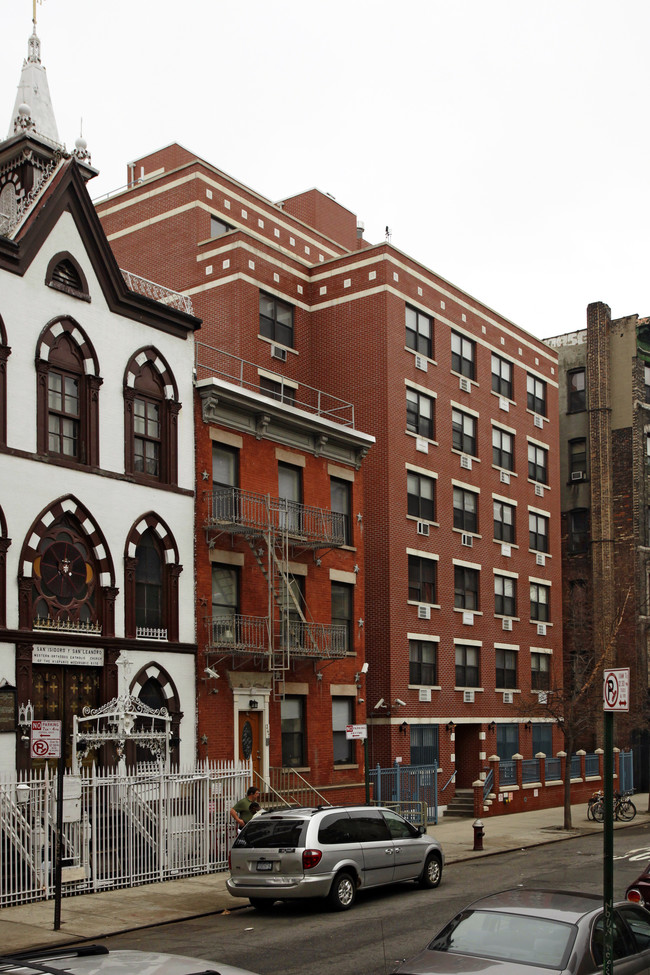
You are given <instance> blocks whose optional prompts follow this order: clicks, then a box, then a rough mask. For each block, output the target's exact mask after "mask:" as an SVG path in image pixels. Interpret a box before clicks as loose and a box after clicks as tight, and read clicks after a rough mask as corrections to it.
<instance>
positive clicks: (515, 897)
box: [395, 887, 650, 975]
mask: <svg viewBox="0 0 650 975" xmlns="http://www.w3.org/2000/svg"><path fill="white" fill-rule="evenodd" d="M613 924H614V960H615V961H617V960H619V959H625V961H624V963H622V966H621V967H619V966H617V969H618V971H619V972H625V975H636V973H637V972H644V973H645V972H647V971H648V969H649V968H650V914H649V913H648V912H647V911H645V910H644V909H643V908H641V907H638V906H637V905H635V904H630V903H628V902H626V901H623V902H621V903H620V904H616V905H615V906H614V915H613ZM513 964H514V965H526V967H527V970H531V969H532V970H533V971H534V970H535V969H539V971H540V972H542V971H544V970H548V969H552V970H553V971H554V972H558V973H563V972H566V973H567V975H569V973H570V975H587V973H592V972H597V971H601V970H602V967H603V900H602V897H601V896H599V895H596V894H581V893H576V892H571V891H554V890H524V889H523V888H521V887H517V888H515V889H513V890H505V891H502V892H501V893H498V894H490V895H489V896H487V897H482V898H481V899H480V900H478V901H475V902H474V903H473V904H470V906H469V907H467V908H466V909H465V910H464V911H461V912H460V914H457V915H456V917H454V918H453V919H452V920H451V921H450V922H449V923H448V924H447V925H445V927H444V928H443V929H442V931H441V932H440V934H438V935H436V937H435V938H434V939H433V941H431V942H430V943H429V945H427V947H426V948H425V949H424V951H421V952H420V953H419V954H418V955H415V956H414V957H413V958H410V959H408V960H406V961H404V962H402V964H401V965H399V967H398V968H397V969H396V970H395V971H396V972H398V973H399V975H434V973H435V975H463V973H465V972H468V973H470V972H471V973H475V972H477V971H479V970H487V969H488V968H489V969H490V972H491V973H492V975H495V973H496V972H497V971H498V970H500V971H502V972H503V973H504V975H505V973H506V971H512V967H511V966H512V965H513Z"/></svg>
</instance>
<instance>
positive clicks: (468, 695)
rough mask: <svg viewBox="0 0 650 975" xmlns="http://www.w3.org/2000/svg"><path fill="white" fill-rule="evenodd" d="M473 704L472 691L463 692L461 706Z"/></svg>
mask: <svg viewBox="0 0 650 975" xmlns="http://www.w3.org/2000/svg"><path fill="white" fill-rule="evenodd" d="M473 703H474V691H463V704H473Z"/></svg>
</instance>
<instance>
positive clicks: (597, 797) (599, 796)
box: [587, 789, 603, 822]
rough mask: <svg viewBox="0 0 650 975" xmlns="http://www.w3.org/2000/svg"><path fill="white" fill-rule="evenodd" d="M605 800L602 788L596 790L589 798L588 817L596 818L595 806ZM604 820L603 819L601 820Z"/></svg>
mask: <svg viewBox="0 0 650 975" xmlns="http://www.w3.org/2000/svg"><path fill="white" fill-rule="evenodd" d="M602 801H603V792H602V790H601V789H599V790H598V792H594V794H593V795H592V796H590V798H589V799H588V800H587V819H595V818H596V817H595V816H594V806H596V805H597V804H598V803H601V802H602ZM599 822H602V820H599Z"/></svg>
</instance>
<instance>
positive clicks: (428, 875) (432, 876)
mask: <svg viewBox="0 0 650 975" xmlns="http://www.w3.org/2000/svg"><path fill="white" fill-rule="evenodd" d="M441 879H442V864H441V863H440V857H439V856H436V854H435V853H430V854H429V856H428V857H427V859H426V862H425V864H424V870H423V871H422V876H421V877H420V887H437V886H438V884H439V883H440V881H441Z"/></svg>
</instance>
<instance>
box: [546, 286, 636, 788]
mask: <svg viewBox="0 0 650 975" xmlns="http://www.w3.org/2000/svg"><path fill="white" fill-rule="evenodd" d="M546 342H547V344H548V346H549V347H551V348H553V349H554V350H555V351H556V352H557V353H558V356H559V366H560V480H561V487H560V493H561V498H562V562H563V580H564V592H563V601H564V649H565V659H566V666H567V675H566V677H567V686H569V681H570V680H571V679H572V678H573V676H574V675H576V673H577V674H578V676H579V674H580V672H581V671H583V672H584V671H585V668H586V672H587V673H588V671H589V667H593V665H594V664H595V665H596V667H597V669H598V671H599V672H600V670H602V668H603V667H629V668H630V671H631V684H632V699H631V710H630V714H629V715H628V716H621V715H617V718H616V721H617V729H616V732H617V733H616V741H617V744H619V745H621V746H625V745H632V744H634V745H636V746H642V747H637V748H635V769H634V772H635V775H634V779H635V787H636V788H647V781H648V780H647V733H646V731H645V726H646V725H647V710H646V708H647V705H646V698H647V691H648V652H647V651H648V620H649V618H650V613H649V611H648V591H649V589H648V568H649V566H648V561H649V560H648V556H649V554H650V495H649V483H648V473H649V470H650V468H649V467H648V463H649V458H650V321H649V320H648V319H647V318H639V316H638V315H628V316H626V317H623V318H617V319H612V317H611V312H610V309H609V307H608V306H607V305H605V304H604V303H603V302H594V303H593V304H591V305H589V307H588V308H587V327H586V328H585V329H581V330H579V331H576V332H569V333H566V334H564V335H558V336H555V337H553V338H549V339H547V340H546ZM589 706H590V709H591V721H590V723H589V727H588V730H587V731H586V733H585V739H584V740H583V741H581V742H579V745H580V746H581V747H584V748H587V749H589V748H593V747H594V746H595V745H597V744H600V743H601V740H602V686H601V682H600V680H596V681H594V687H593V694H592V695H591V701H590V705H589Z"/></svg>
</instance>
